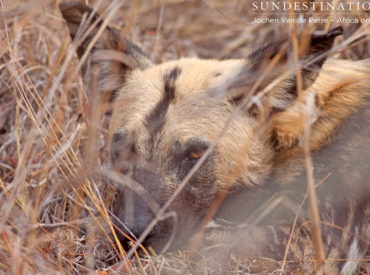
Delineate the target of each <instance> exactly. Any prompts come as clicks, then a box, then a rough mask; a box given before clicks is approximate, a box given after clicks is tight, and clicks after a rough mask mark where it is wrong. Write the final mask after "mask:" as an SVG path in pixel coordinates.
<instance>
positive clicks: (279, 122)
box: [232, 27, 343, 148]
mask: <svg viewBox="0 0 370 275" xmlns="http://www.w3.org/2000/svg"><path fill="white" fill-rule="evenodd" d="M342 33H343V29H342V27H337V28H334V29H332V30H330V31H329V32H327V33H321V34H317V33H314V34H312V35H310V36H307V37H304V36H303V37H301V38H300V41H301V45H300V51H299V57H300V64H301V70H300V71H301V75H302V84H303V87H302V88H303V94H302V98H300V100H298V91H297V76H296V69H295V62H294V61H292V59H293V58H292V54H291V53H293V49H292V47H291V46H290V45H289V43H284V42H279V43H274V44H270V45H267V46H266V47H263V48H261V49H259V50H257V51H255V52H254V53H252V54H251V55H250V56H249V57H248V62H247V68H246V70H245V75H243V72H242V73H241V77H240V78H239V81H240V83H238V84H236V85H235V86H236V88H235V91H236V92H234V94H232V96H234V95H236V97H234V98H233V99H232V100H233V102H234V103H235V102H237V103H238V101H240V99H243V96H240V95H239V97H238V91H240V92H245V91H248V89H251V88H252V87H253V88H254V94H252V95H251V94H249V96H250V97H249V98H252V99H254V100H253V101H251V102H252V103H250V104H249V107H248V108H247V111H248V113H249V114H252V115H253V116H260V115H261V114H262V113H263V115H261V116H262V117H264V118H268V120H269V121H270V122H271V123H272V124H273V125H274V126H273V128H274V133H273V135H274V137H275V138H276V145H277V147H279V148H281V147H287V146H291V145H292V144H295V143H296V142H297V141H298V139H299V138H300V136H301V134H302V132H303V129H304V121H305V118H304V116H305V114H304V112H303V107H302V104H306V103H307V100H311V101H312V102H313V108H317V109H318V110H319V109H320V108H321V106H319V102H318V101H317V100H315V95H309V94H308V93H307V91H308V90H309V89H308V88H309V87H310V86H311V85H312V84H313V83H314V82H315V80H316V78H317V76H318V75H319V72H320V69H321V67H322V65H323V64H324V62H325V60H326V58H327V56H328V52H329V51H330V49H331V48H332V46H333V43H334V39H335V37H337V36H338V35H341V34H342ZM271 64H272V65H273V66H272V65H271ZM261 75H262V78H261V79H262V80H259V79H260V76H261ZM248 81H249V83H248ZM258 81H259V82H258ZM257 82H258V85H257V86H258V87H257V88H255V86H256V83H257ZM245 83H247V84H245ZM271 84H274V85H271ZM270 85H271V86H272V87H271V88H269V87H270ZM252 90H253V89H252ZM261 91H264V93H260V92H261ZM312 96H313V97H312ZM235 98H236V99H237V100H235ZM253 102H257V103H253ZM261 107H263V108H261ZM287 129H289V133H288V132H287Z"/></svg>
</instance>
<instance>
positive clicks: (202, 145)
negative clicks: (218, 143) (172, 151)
mask: <svg viewBox="0 0 370 275" xmlns="http://www.w3.org/2000/svg"><path fill="white" fill-rule="evenodd" d="M186 147H187V150H186V151H185V156H184V157H185V159H186V160H189V161H194V160H198V159H200V158H201V157H202V156H203V155H204V153H205V152H206V150H207V148H208V142H205V141H199V140H195V141H194V140H193V141H190V142H189V143H188V146H186Z"/></svg>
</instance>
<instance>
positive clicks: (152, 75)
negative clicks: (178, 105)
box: [132, 58, 245, 99]
mask: <svg viewBox="0 0 370 275" xmlns="http://www.w3.org/2000/svg"><path fill="white" fill-rule="evenodd" d="M244 64H245V61H244V60H238V59H235V60H224V61H219V60H212V59H210V60H201V59H198V58H182V59H179V60H176V61H169V62H165V63H163V64H160V65H156V66H154V67H151V68H148V69H146V70H145V71H141V72H140V73H141V74H142V75H141V77H144V78H146V80H147V81H149V82H151V83H152V84H153V86H155V87H156V90H159V92H160V94H162V93H163V92H164V90H165V85H166V81H168V78H169V77H173V79H172V80H171V81H173V86H174V91H173V92H174V96H175V97H176V98H177V99H179V98H181V97H183V96H192V95H194V94H195V93H199V92H202V91H205V90H208V89H212V88H213V87H215V86H217V85H219V84H222V83H223V82H225V81H227V80H229V79H232V78H233V77H235V75H237V74H238V73H239V72H240V70H241V68H242V67H243V65H244ZM175 71H176V75H172V76H171V74H173V73H174V72H175ZM132 77H135V74H133V75H132Z"/></svg>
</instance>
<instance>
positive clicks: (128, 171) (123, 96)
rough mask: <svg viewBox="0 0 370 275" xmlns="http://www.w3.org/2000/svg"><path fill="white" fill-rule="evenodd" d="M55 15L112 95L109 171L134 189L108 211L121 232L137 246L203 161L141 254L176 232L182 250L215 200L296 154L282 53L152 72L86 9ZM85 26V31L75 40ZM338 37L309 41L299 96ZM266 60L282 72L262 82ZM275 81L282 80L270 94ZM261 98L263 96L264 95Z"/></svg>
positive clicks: (186, 63) (66, 7)
mask: <svg viewBox="0 0 370 275" xmlns="http://www.w3.org/2000/svg"><path fill="white" fill-rule="evenodd" d="M60 9H61V11H62V14H63V16H64V18H65V19H66V21H67V23H68V26H69V28H70V33H71V36H72V38H76V41H77V43H79V44H77V53H78V55H79V57H81V56H84V54H85V53H86V51H87V50H90V52H89V53H88V54H87V57H88V59H87V61H86V64H88V65H87V66H96V67H98V68H99V71H100V73H99V86H100V89H101V90H103V91H113V92H114V94H115V95H114V102H113V105H114V107H113V114H112V118H111V124H110V136H111V148H112V149H111V151H112V161H113V164H114V166H115V167H116V169H117V170H118V171H119V172H120V173H121V174H122V176H124V175H126V176H129V177H130V178H131V179H132V180H133V181H134V182H136V183H138V184H139V185H140V186H139V187H137V188H133V190H129V189H128V188H126V189H124V190H120V192H119V195H118V197H117V200H116V202H115V209H114V214H115V215H116V216H117V217H118V218H119V220H120V221H117V222H116V224H117V225H118V227H120V228H121V229H122V230H123V231H125V232H128V231H130V232H132V233H133V234H134V235H135V236H136V237H139V236H140V235H141V234H142V233H143V231H144V230H145V228H146V227H147V226H148V225H149V223H150V222H151V221H152V219H153V218H154V216H155V215H156V214H157V212H158V211H159V208H160V207H162V206H163V205H165V204H166V203H168V201H169V199H172V197H171V196H173V195H174V193H175V192H176V190H178V188H179V186H181V183H182V182H183V181H184V179H186V176H187V175H188V173H189V172H190V171H191V170H192V168H193V167H194V166H195V165H196V164H197V163H198V161H199V160H201V161H202V164H201V165H200V167H199V169H197V170H196V171H195V173H194V175H193V176H192V177H190V178H189V179H186V181H187V182H186V184H184V188H183V189H182V190H181V191H180V192H179V194H177V195H176V197H175V198H174V199H173V201H172V202H171V203H168V205H169V207H168V209H166V212H171V211H172V212H174V213H175V214H176V217H177V218H176V219H175V218H173V216H172V217H169V218H167V219H162V220H161V221H160V222H159V223H158V224H157V225H156V226H155V227H154V228H153V230H151V233H150V234H149V235H148V236H147V238H146V240H145V242H144V245H150V246H153V247H154V248H155V249H156V250H157V251H158V250H159V251H160V249H161V248H162V247H163V246H164V244H165V243H166V241H167V240H168V238H169V236H170V235H171V233H172V232H173V230H174V228H177V230H176V232H175V233H176V236H177V237H176V238H175V240H177V241H175V242H174V243H173V245H174V246H175V245H179V244H180V243H181V242H182V241H183V240H184V239H185V238H186V237H187V236H188V235H189V234H191V233H193V232H194V231H195V230H196V228H197V226H198V225H199V223H200V222H201V221H202V219H203V218H204V217H205V215H206V213H207V211H208V209H209V208H210V206H211V204H212V202H213V201H214V198H215V196H216V194H217V193H218V192H219V191H222V190H225V189H234V188H236V187H237V186H240V185H244V186H251V187H253V186H256V185H260V184H262V183H263V182H264V180H265V179H266V177H267V176H268V174H269V173H270V170H271V166H272V159H273V158H274V155H275V153H276V151H278V150H284V148H285V147H291V146H294V145H295V144H296V142H297V141H298V139H299V137H300V135H301V134H302V131H301V130H300V129H289V131H286V129H285V128H284V127H281V126H282V125H281V124H282V122H281V121H282V120H285V119H286V117H284V115H283V116H282V114H288V118H291V120H293V121H290V122H291V123H293V124H297V125H299V122H300V120H301V119H302V117H301V116H300V115H297V112H296V111H292V110H295V109H294V108H297V107H296V104H295V102H296V101H297V100H296V99H297V98H298V97H297V88H296V84H295V83H296V78H295V73H294V72H292V73H288V74H285V75H284V73H285V72H287V71H289V70H287V66H288V64H289V62H288V61H287V54H286V53H287V52H288V50H287V47H286V46H285V44H283V43H278V44H276V45H269V46H267V47H265V48H263V49H261V50H258V51H256V52H255V53H253V54H252V55H250V56H249V58H246V59H240V60H224V61H218V60H200V59H196V58H183V59H180V60H177V61H171V62H166V63H163V64H160V65H153V64H151V62H150V61H149V60H148V59H147V58H145V56H144V54H143V52H142V51H141V50H140V48H139V47H137V46H136V45H135V44H133V43H132V42H131V41H130V40H129V39H127V38H122V37H120V33H119V32H118V31H116V30H113V29H111V28H109V27H106V28H105V29H102V32H101V31H100V28H103V27H104V24H103V23H102V22H103V21H102V19H101V18H100V17H99V16H98V15H97V14H94V13H93V11H92V10H91V9H90V8H88V7H86V6H84V5H82V4H77V3H62V4H61V5H60ZM82 22H85V27H86V26H87V27H91V30H90V32H86V30H85V31H78V29H79V26H80V24H81V23H82ZM341 32H342V31H341V29H340V28H337V29H334V30H333V31H331V32H329V33H326V34H323V35H316V36H311V37H308V39H307V41H308V43H307V44H308V47H306V49H305V51H304V54H305V56H306V57H307V58H306V61H310V62H311V63H308V65H307V64H306V67H305V68H304V69H303V70H302V75H303V82H302V85H303V88H306V87H308V86H309V85H310V84H311V83H312V82H313V81H314V79H315V77H316V75H317V71H318V70H317V68H320V67H321V65H322V63H323V61H324V59H325V58H323V57H320V58H318V59H316V60H314V58H317V57H318V56H319V55H320V54H323V53H324V52H325V51H327V50H328V49H329V48H330V47H331V45H332V43H333V40H334V38H335V36H337V35H338V34H341ZM78 41H80V42H78ZM94 41H95V42H94ZM92 42H94V43H95V44H93V45H91V48H90V43H92ZM270 61H271V62H272V63H277V64H279V67H275V68H274V69H273V70H270V71H269V72H268V73H262V69H263V68H264V67H265V65H266V64H267V63H268V64H269V63H270ZM267 67H268V66H267ZM87 75H88V74H87ZM260 75H263V78H260V77H259V76H260ZM274 79H280V81H277V82H276V85H272V86H271V85H270V84H271V83H272V82H273V80H274ZM269 85H270V86H271V87H270V86H269ZM262 89H265V90H266V91H267V92H265V93H264V94H262V95H261V94H260V93H258V92H259V91H261V90H262ZM248 98H249V99H253V100H254V101H253V100H252V101H251V100H249V101H248V100H247V99H248ZM302 98H303V100H304V96H302ZM251 102H252V103H251ZM292 108H293V109H292ZM289 111H290V112H291V113H292V115H290V113H289ZM281 118H283V119H281ZM284 125H285V124H284ZM293 128H294V127H293ZM284 131H285V132H284ZM203 156H204V157H203ZM127 178H128V177H127ZM149 197H150V198H149ZM162 216H163V215H162ZM123 224H124V225H123ZM123 239H124V238H123V236H122V240H123Z"/></svg>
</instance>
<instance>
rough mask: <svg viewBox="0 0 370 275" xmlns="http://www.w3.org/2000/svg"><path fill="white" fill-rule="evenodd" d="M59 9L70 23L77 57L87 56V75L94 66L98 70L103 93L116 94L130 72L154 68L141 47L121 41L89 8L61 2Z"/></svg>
mask: <svg viewBox="0 0 370 275" xmlns="http://www.w3.org/2000/svg"><path fill="white" fill-rule="evenodd" d="M59 9H60V11H61V13H62V15H63V17H64V19H65V21H66V22H67V26H68V28H69V33H70V35H71V38H72V39H73V40H74V43H75V45H76V51H77V55H78V57H79V58H82V57H83V56H84V55H86V60H83V61H84V66H83V68H84V71H86V68H87V67H89V66H93V65H97V67H98V68H99V75H100V77H99V87H100V90H102V91H110V92H112V91H115V90H116V89H118V88H119V87H121V86H122V84H123V82H124V79H125V75H126V74H127V72H129V71H130V70H134V69H142V70H143V69H145V68H147V67H150V66H151V65H152V64H151V62H150V61H149V60H148V59H147V58H146V57H145V54H144V53H143V51H142V50H141V49H140V47H138V46H137V45H135V44H134V43H133V42H132V41H131V40H130V39H128V38H126V37H122V35H121V33H120V31H118V30H116V29H113V28H111V27H109V26H106V24H103V22H104V19H103V18H101V17H100V16H99V15H98V14H97V13H96V12H95V11H94V10H93V9H91V8H90V7H88V6H86V5H84V4H82V3H77V2H62V3H60V4H59ZM102 28H104V29H102Z"/></svg>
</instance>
